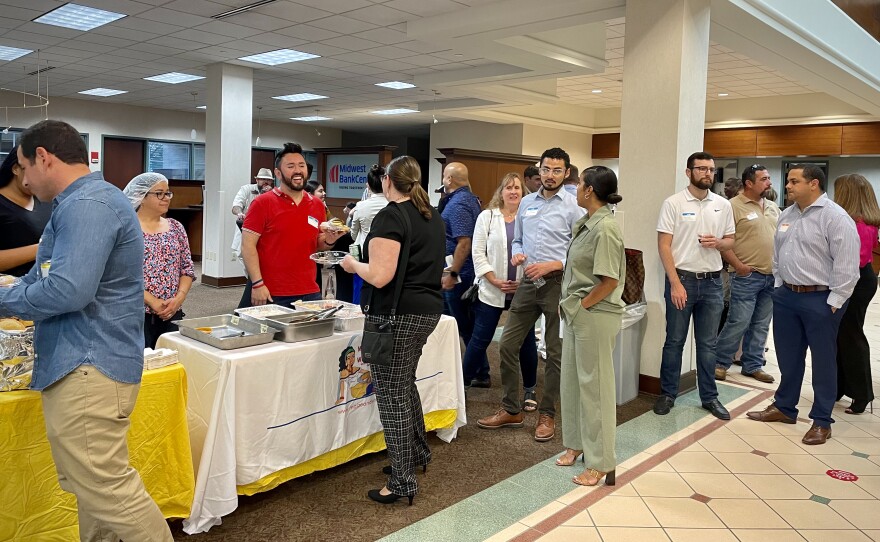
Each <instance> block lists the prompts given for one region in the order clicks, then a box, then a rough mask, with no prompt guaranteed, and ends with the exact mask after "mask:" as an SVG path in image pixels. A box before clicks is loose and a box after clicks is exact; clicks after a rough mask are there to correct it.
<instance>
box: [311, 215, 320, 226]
mask: <svg viewBox="0 0 880 542" xmlns="http://www.w3.org/2000/svg"><path fill="white" fill-rule="evenodd" d="M309 225H310V226H311V227H313V228H317V227H318V219H317V218H315V217H313V216H310V217H309Z"/></svg>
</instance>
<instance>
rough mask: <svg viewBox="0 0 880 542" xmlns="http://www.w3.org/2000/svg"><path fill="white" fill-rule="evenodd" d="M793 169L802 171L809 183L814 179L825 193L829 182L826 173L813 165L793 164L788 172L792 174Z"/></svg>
mask: <svg viewBox="0 0 880 542" xmlns="http://www.w3.org/2000/svg"><path fill="white" fill-rule="evenodd" d="M793 169H802V170H803V176H804V179H806V180H808V181H812V180H813V179H816V180H817V181H819V190H821V191H822V192H825V186H826V185H827V184H828V180H827V179H826V178H825V172H824V171H822V168H820V167H819V166H816V165H813V164H793V165H792V166H791V167H789V168H788V171H789V172H791V170H793Z"/></svg>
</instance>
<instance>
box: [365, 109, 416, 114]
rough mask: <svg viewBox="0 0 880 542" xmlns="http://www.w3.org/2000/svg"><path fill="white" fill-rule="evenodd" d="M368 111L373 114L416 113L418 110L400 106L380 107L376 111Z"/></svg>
mask: <svg viewBox="0 0 880 542" xmlns="http://www.w3.org/2000/svg"><path fill="white" fill-rule="evenodd" d="M370 113H372V114H374V115H404V114H406V113H418V110H416V109H407V108H405V107H401V108H399V109H380V110H378V111H370Z"/></svg>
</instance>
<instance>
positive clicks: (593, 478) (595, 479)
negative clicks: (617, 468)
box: [571, 469, 616, 487]
mask: <svg viewBox="0 0 880 542" xmlns="http://www.w3.org/2000/svg"><path fill="white" fill-rule="evenodd" d="M584 474H589V475H590V477H589V478H587V479H584V478H583V475H584ZM614 474H615V473H614V469H611V470H610V471H608V472H600V471H597V470H596V469H587V470H585V471H584V472H582V473H581V474H578V475H577V476H575V477H574V478H572V479H571V481H572V482H574V483H576V484H577V485H579V486H588V487H592V486H595V485H598V484H599V482H600V481H601V480H602V478H603V477H604V478H605V485H606V486H613V485H614V484H615V482H616V481H615V476H614Z"/></svg>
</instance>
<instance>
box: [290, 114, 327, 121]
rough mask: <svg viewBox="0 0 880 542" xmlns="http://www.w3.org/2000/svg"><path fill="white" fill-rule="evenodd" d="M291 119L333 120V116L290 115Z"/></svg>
mask: <svg viewBox="0 0 880 542" xmlns="http://www.w3.org/2000/svg"><path fill="white" fill-rule="evenodd" d="M290 120H301V121H303V122H313V121H316V120H333V118H332V117H322V116H320V115H312V116H311V117H290Z"/></svg>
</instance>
